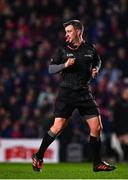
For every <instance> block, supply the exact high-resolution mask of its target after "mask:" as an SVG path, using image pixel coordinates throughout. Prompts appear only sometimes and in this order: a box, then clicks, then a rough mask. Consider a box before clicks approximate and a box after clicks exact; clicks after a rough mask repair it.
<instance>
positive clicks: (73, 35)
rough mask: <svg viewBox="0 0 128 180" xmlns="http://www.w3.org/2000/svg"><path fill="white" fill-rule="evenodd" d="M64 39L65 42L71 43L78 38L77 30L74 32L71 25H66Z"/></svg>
mask: <svg viewBox="0 0 128 180" xmlns="http://www.w3.org/2000/svg"><path fill="white" fill-rule="evenodd" d="M65 38H66V42H68V43H73V42H74V41H75V40H76V39H77V38H78V30H76V29H75V28H74V27H73V25H68V26H66V27H65Z"/></svg>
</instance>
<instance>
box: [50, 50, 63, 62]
mask: <svg viewBox="0 0 128 180" xmlns="http://www.w3.org/2000/svg"><path fill="white" fill-rule="evenodd" d="M61 61H62V49H61V48H60V47H59V48H57V49H56V50H55V52H54V54H53V55H52V57H51V62H50V64H61Z"/></svg>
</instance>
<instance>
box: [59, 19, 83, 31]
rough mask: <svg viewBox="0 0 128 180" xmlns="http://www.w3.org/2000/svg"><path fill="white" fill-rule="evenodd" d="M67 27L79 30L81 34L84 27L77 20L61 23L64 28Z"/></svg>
mask: <svg viewBox="0 0 128 180" xmlns="http://www.w3.org/2000/svg"><path fill="white" fill-rule="evenodd" d="M69 25H72V26H73V27H74V28H75V29H80V30H81V33H82V34H83V31H84V26H83V24H82V23H81V22H80V21H79V20H77V19H74V20H69V21H67V22H65V23H63V26H64V27H67V26H69Z"/></svg>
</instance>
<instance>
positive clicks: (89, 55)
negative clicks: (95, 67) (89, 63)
mask: <svg viewBox="0 0 128 180" xmlns="http://www.w3.org/2000/svg"><path fill="white" fill-rule="evenodd" d="M84 56H85V57H92V55H91V54H85V55H84Z"/></svg>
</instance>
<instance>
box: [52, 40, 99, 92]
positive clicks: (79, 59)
mask: <svg viewBox="0 0 128 180" xmlns="http://www.w3.org/2000/svg"><path fill="white" fill-rule="evenodd" d="M69 57H73V58H75V63H74V64H73V65H71V66H69V67H67V68H65V67H64V63H65V62H66V61H67V59H68V58H69ZM50 66H51V67H52V68H53V72H52V71H51V73H57V72H61V76H62V82H61V84H60V86H61V87H67V88H71V89H74V90H77V89H82V88H87V87H88V84H89V81H90V79H91V78H92V77H91V70H92V68H94V67H97V68H98V69H99V68H100V66H101V60H100V57H99V55H98V53H97V51H96V49H95V48H94V47H93V45H91V44H89V43H87V42H82V44H81V45H80V46H79V48H78V49H76V50H73V49H70V48H69V47H68V46H66V45H63V46H62V47H58V48H57V49H56V51H55V53H54V54H53V56H52V58H51V63H50ZM54 69H55V71H54Z"/></svg>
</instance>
